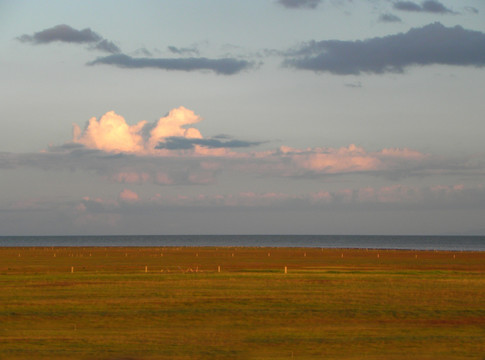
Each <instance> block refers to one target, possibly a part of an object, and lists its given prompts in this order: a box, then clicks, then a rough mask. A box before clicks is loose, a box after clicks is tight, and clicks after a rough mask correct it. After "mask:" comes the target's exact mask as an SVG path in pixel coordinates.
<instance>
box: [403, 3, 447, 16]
mask: <svg viewBox="0 0 485 360" xmlns="http://www.w3.org/2000/svg"><path fill="white" fill-rule="evenodd" d="M394 8H395V9H397V10H402V11H414V12H429V13H435V14H452V13H453V11H451V10H450V9H448V8H447V7H446V6H444V5H443V4H442V3H440V2H439V1H435V0H426V1H423V2H422V3H421V5H419V4H416V3H415V2H412V1H397V2H395V3H394Z"/></svg>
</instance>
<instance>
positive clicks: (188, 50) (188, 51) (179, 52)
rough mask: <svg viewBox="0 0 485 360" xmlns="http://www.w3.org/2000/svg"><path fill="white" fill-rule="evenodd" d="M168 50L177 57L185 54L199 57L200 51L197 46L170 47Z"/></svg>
mask: <svg viewBox="0 0 485 360" xmlns="http://www.w3.org/2000/svg"><path fill="white" fill-rule="evenodd" d="M167 49H168V50H169V51H170V52H171V53H173V54H177V55H184V54H194V55H199V49H197V48H196V47H195V46H194V47H191V48H180V47H176V46H168V47H167Z"/></svg>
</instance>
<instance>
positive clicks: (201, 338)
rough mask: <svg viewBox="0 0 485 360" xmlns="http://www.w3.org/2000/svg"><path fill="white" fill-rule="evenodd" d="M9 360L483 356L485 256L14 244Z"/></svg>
mask: <svg viewBox="0 0 485 360" xmlns="http://www.w3.org/2000/svg"><path fill="white" fill-rule="evenodd" d="M285 267H286V269H287V273H286V274H285ZM0 359H106V360H107V359H112V360H114V359H118V360H121V359H125V360H128V359H175V360H177V359H480V360H482V359H485V253H484V252H435V251H397V250H365V249H355V250H351V249H296V248H175V247H174V248H116V247H115V248H0Z"/></svg>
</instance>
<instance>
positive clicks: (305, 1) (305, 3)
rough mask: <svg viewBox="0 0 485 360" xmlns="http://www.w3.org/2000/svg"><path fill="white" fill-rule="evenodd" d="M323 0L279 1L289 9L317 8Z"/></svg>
mask: <svg viewBox="0 0 485 360" xmlns="http://www.w3.org/2000/svg"><path fill="white" fill-rule="evenodd" d="M321 2H322V0H278V3H279V4H280V5H282V6H284V7H286V8H289V9H301V8H303V9H315V8H316V7H317V6H318V4H320V3H321Z"/></svg>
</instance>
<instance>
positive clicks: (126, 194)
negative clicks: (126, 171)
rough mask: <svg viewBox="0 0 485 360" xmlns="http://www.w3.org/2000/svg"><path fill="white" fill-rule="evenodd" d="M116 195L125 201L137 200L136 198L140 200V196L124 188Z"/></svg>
mask: <svg viewBox="0 0 485 360" xmlns="http://www.w3.org/2000/svg"><path fill="white" fill-rule="evenodd" d="M118 197H119V199H120V200H121V201H125V202H137V201H138V200H140V197H139V196H138V194H137V193H136V192H134V191H131V190H128V189H124V190H123V191H122V192H120V194H119V196H118Z"/></svg>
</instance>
